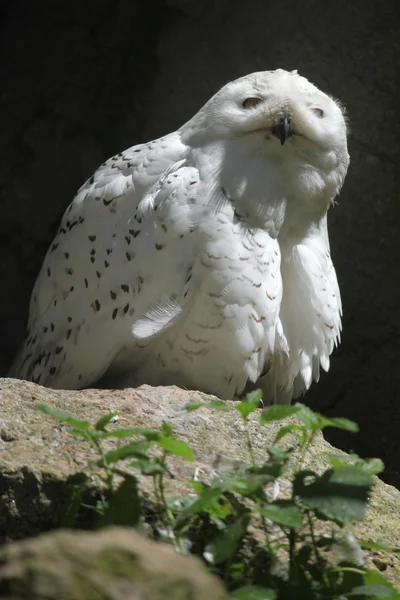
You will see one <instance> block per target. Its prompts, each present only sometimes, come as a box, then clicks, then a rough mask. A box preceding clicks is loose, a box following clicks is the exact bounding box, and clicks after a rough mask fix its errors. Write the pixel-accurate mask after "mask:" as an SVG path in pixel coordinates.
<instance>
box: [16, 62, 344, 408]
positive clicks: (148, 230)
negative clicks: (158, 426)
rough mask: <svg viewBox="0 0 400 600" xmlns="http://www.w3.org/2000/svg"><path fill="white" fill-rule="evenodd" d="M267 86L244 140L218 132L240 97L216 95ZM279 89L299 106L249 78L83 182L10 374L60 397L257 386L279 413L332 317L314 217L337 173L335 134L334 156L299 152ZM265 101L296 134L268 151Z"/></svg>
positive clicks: (335, 296) (319, 223) (320, 356)
mask: <svg viewBox="0 0 400 600" xmlns="http://www.w3.org/2000/svg"><path fill="white" fill-rule="evenodd" d="M274 77H275V78H276V77H279V79H280V80H281V82H282V83H281V86H280V88H279V94H281V95H282V96H283V97H284V98H286V103H282V99H280V98H279V97H278V98H275V104H276V106H275V105H274V103H272V104H271V102H270V101H269V104H268V110H264V112H263V114H262V115H260V116H258V115H256V114H255V110H256V108H252V109H251V110H252V111H253V113H254V115H253V117H252V122H251V125H252V127H253V129H250V130H248V131H247V130H245V129H244V123H242V122H240V120H239V124H237V121H238V119H239V118H238V117H237V116H236V121H235V126H232V122H231V121H232V119H233V117H234V116H235V115H236V113H234V114H233V116H232V114H230V113H229V111H227V112H228V116H229V118H228V119H225V120H224V119H223V118H222V117H221V110H222V108H221V107H224V103H225V108H226V104H227V102H230V101H231V96H230V95H229V94H231V95H232V93H233V94H238V95H240V93H241V91H240V89H238V91H236V89H234V90H233V92H232V90H229V89H228V92H229V93H228V94H226V93H225V96H224V90H225V89H227V88H229V86H231V87H232V86H233V87H234V88H235V86H236V88H238V86H239V88H240V86H241V85H242V84H241V83H239V84H238V82H244V84H243V85H242V87H244V88H246V87H247V88H249V87H251V90H248V89H244V90H243V92H242V96H243V95H244V98H246V96H251V95H252V93H254V91H256V92H257V93H258V94H259V95H261V92H260V91H259V90H260V89H263V90H264V88H265V82H267V83H268V85H269V87H270V88H271V86H272V89H275V88H274V86H276V82H274ZM271 80H272V84H271V83H270V82H271ZM293 80H294V81H295V89H296V90H297V91H298V90H299V89H300V92H299V91H298V93H299V94H300V95H301V94H302V93H304V94H305V95H307V94H308V93H310V94H314V95H315V93H316V92H315V90H316V88H314V87H313V86H311V84H308V82H307V81H306V80H303V78H301V77H299V76H298V75H296V74H294V73H286V72H284V71H275V72H272V73H259V74H253V75H251V76H248V77H247V78H242V79H241V80H237V81H236V82H233V83H232V84H228V86H225V88H222V90H221V91H220V92H219V93H218V94H216V96H214V97H213V98H212V99H211V100H210V101H209V102H208V103H207V104H206V105H205V107H203V109H202V110H201V111H200V112H199V113H197V115H195V117H193V119H191V120H190V121H189V122H188V123H186V124H185V125H184V126H183V127H182V128H181V129H179V130H178V131H177V132H174V133H172V134H169V135H167V136H164V137H162V138H160V139H158V140H155V141H152V142H150V143H149V144H142V145H139V146H134V147H132V148H130V149H128V150H126V151H125V152H122V153H120V154H118V155H117V156H114V157H112V158H111V159H110V160H109V161H107V162H106V163H104V164H103V165H102V166H101V167H100V168H99V169H98V170H97V171H96V173H95V174H94V175H93V176H92V177H91V178H90V179H89V180H88V181H87V182H86V183H85V184H84V185H83V186H82V188H81V189H80V190H79V191H78V193H77V195H76V197H75V199H74V201H73V202H72V204H71V205H70V207H69V208H68V209H67V211H66V213H65V215H64V217H63V220H62V222H61V225H60V228H59V230H58V232H57V235H56V237H55V240H54V242H53V244H52V246H51V247H50V248H49V251H48V253H47V256H46V258H45V261H44V264H43V267H42V270H41V272H40V274H39V277H38V279H37V281H36V284H35V287H34V290H33V293H32V298H31V305H30V319H29V326H28V329H29V335H28V338H27V340H26V341H25V343H24V346H23V348H22V350H21V353H20V355H19V357H18V358H17V360H16V363H15V365H14V367H13V369H12V372H11V375H13V376H17V377H20V378H24V379H29V380H32V381H36V382H37V383H40V384H42V385H46V386H50V387H56V388H66V389H79V388H84V387H88V386H91V385H94V384H96V383H97V382H98V381H99V380H100V379H102V378H104V377H105V378H106V380H107V381H109V382H112V385H114V386H122V387H123V386H128V385H135V386H136V385H140V384H142V383H148V384H153V385H161V384H162V385H167V384H176V385H181V386H185V387H187V388H191V389H200V390H204V391H206V392H209V393H213V394H216V395H217V396H219V397H221V398H232V397H234V396H236V395H240V394H241V393H242V392H243V391H244V390H245V388H246V386H247V385H248V384H250V383H257V384H260V386H261V387H263V389H264V391H265V396H266V400H270V401H279V402H287V401H290V400H291V398H292V397H293V396H298V395H300V394H302V393H304V392H305V391H306V390H307V389H308V387H309V386H310V384H311V382H312V380H313V379H314V380H317V379H318V377H319V369H320V365H321V366H322V367H323V368H324V369H325V370H327V369H328V368H329V355H330V353H331V352H332V349H333V347H334V344H335V343H336V341H337V340H338V337H339V334H340V316H341V305H340V293H339V288H338V284H337V280H336V274H335V271H334V268H333V265H332V261H331V258H330V254H329V241H328V233H327V226H326V213H327V209H328V206H329V204H330V203H331V202H332V200H333V198H334V197H335V195H336V194H337V192H338V189H339V188H340V186H341V184H342V182H343V179H344V176H345V173H346V170H347V164H348V155H347V149H346V141H345V140H346V137H345V129H344V133H343V132H340V136H339V139H340V143H341V146H340V148H339V150H340V152H339V151H336V149H335V147H334V144H333V142H332V140H330V138H328V142H327V143H326V148H324V147H323V146H322V149H321V148H320V151H319V152H318V151H317V152H315V151H314V147H315V146H317V150H318V144H319V145H320V146H321V145H322V143H321V140H319V139H318V140H315V139H313V138H312V135H311V134H309V132H308V130H307V127H308V128H309V129H310V131H312V133H313V135H314V137H315V136H316V134H315V132H313V130H312V129H311V125H310V124H309V123H308V122H307V120H305V119H304V114H303V113H304V110H305V109H304V107H303V106H301V107H300V108H299V109H297V108H296V106H295V103H294V102H293V106H291V105H290V102H289V100H288V99H290V90H291V86H292V87H293ZM298 80H299V81H298ZM305 82H306V83H305ZM268 85H267V88H268ZM296 85H297V88H296ZM307 86H308V87H307ZM286 88H287V89H286ZM317 92H318V94H320V95H321V98H323V102H325V103H326V104H328V105H329V106H331V105H330V104H329V103H332V104H333V106H334V107H335V108H334V109H333V110H336V109H337V111H338V112H339V113H340V117H341V112H340V109H339V108H337V105H336V104H335V103H333V101H332V100H330V99H329V98H328V97H327V96H325V95H324V94H322V92H319V91H318V90H317ZM279 94H278V96H279ZM240 97H241V96H240ZM318 99H319V101H320V102H321V99H320V97H319V96H318ZM281 105H283V106H284V111H286V112H289V113H290V115H291V121H292V122H293V124H294V123H296V126H297V127H299V125H297V123H301V128H302V129H301V132H299V133H297V132H295V126H294V125H293V134H291V136H290V137H289V139H288V140H284V142H286V143H284V144H282V143H280V141H279V139H278V138H277V137H276V136H275V134H274V133H272V134H271V132H273V126H272V125H270V123H275V122H276V120H277V115H281V114H282V106H281ZM271 106H272V108H271ZM235 110H236V105H235ZM296 111H297V112H296ZM302 111H303V112H302ZM247 112H248V111H247ZM231 113H232V110H231ZM299 115H300V116H299ZM335 116H336V118H337V120H338V122H340V123H341V121H340V119H339V116H337V115H336V113H335ZM341 118H342V119H343V117H341ZM257 119H258V120H257ZM260 119H265V120H266V121H267V123H266V126H265V130H262V133H261V134H260V128H259V127H258V126H259V121H260ZM301 119H303V121H304V122H305V124H303V121H301ZM343 123H344V122H343ZM254 125H256V127H254ZM232 127H233V130H232ZM288 131H289V130H288ZM304 131H305V132H306V133H307V137H306V136H305V133H304ZM265 132H267V134H266V133H265ZM329 133H330V135H331V137H332V136H333V134H332V133H331V132H329ZM279 135H281V133H280V134H279ZM333 137H334V136H333ZM281 142H282V140H281ZM330 146H332V148H331V147H330Z"/></svg>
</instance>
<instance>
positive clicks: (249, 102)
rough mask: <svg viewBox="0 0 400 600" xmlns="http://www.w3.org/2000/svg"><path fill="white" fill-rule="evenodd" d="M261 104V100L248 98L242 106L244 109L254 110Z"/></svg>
mask: <svg viewBox="0 0 400 600" xmlns="http://www.w3.org/2000/svg"><path fill="white" fill-rule="evenodd" d="M260 102H262V100H261V98H246V100H244V101H243V102H242V106H243V108H253V107H254V106H257V104H260Z"/></svg>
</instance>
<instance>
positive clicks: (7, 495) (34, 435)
mask: <svg viewBox="0 0 400 600" xmlns="http://www.w3.org/2000/svg"><path fill="white" fill-rule="evenodd" d="M204 398H207V397H205V396H204V395H202V394H200V393H198V392H190V391H185V390H182V389H179V388H175V387H164V388H163V387H160V388H151V387H149V386H142V387H140V388H138V389H127V390H122V391H121V390H118V391H104V390H83V391H80V392H70V391H63V390H58V391H55V390H49V389H46V388H43V387H40V386H37V385H35V384H33V383H26V382H21V381H16V380H13V379H3V380H0V405H1V418H0V540H3V541H4V540H7V539H15V538H19V537H24V536H27V535H33V534H37V533H39V532H41V531H46V530H49V529H52V528H55V527H57V526H59V524H60V519H61V516H62V514H63V510H65V506H66V501H67V499H68V497H69V493H70V490H71V487H72V486H73V485H74V483H76V482H77V481H79V480H82V478H84V477H85V473H88V472H89V476H90V469H88V462H89V461H92V460H93V459H94V458H95V457H96V454H95V452H94V451H93V449H91V448H90V447H89V446H88V445H87V444H85V443H83V442H81V441H80V440H79V439H77V438H73V437H72V436H71V435H70V434H69V433H68V431H67V428H66V427H64V426H62V425H60V424H58V423H57V422H56V421H54V420H53V419H51V418H48V417H46V416H44V415H43V414H41V413H38V412H36V411H35V410H34V406H35V404H36V403H38V402H40V403H45V404H47V405H49V406H50V407H52V408H57V409H62V410H66V411H68V412H69V413H70V414H72V415H74V416H76V417H77V418H79V419H84V420H89V421H91V422H94V421H95V420H97V419H98V418H100V417H101V416H103V415H104V414H106V413H107V412H108V411H110V410H115V411H117V412H118V415H119V420H118V425H117V426H118V427H133V426H134V427H146V428H159V427H160V426H161V424H162V423H163V422H168V423H170V424H171V426H172V427H173V429H174V432H175V435H176V437H177V438H179V439H184V440H186V441H187V442H188V443H189V445H190V446H191V448H192V449H193V451H194V454H195V459H196V460H195V463H189V462H187V461H183V460H181V459H179V458H176V457H173V456H171V457H170V460H169V465H170V469H171V471H172V472H173V474H174V476H175V479H174V480H167V482H166V484H167V485H166V491H167V495H169V496H175V495H185V494H188V493H190V492H193V490H192V488H191V487H190V485H189V484H188V483H187V482H188V481H189V480H190V479H191V478H192V477H193V472H194V469H195V468H196V467H199V468H201V469H203V470H204V472H207V471H208V472H210V471H211V470H212V469H213V468H215V467H216V466H217V468H220V467H219V466H218V459H219V458H220V457H228V458H229V459H231V460H240V461H244V462H246V463H248V462H249V456H248V448H247V442H246V435H245V430H244V427H243V423H242V421H241V419H240V417H239V415H238V413H237V412H236V411H232V412H229V413H219V412H215V411H208V410H206V409H201V410H199V411H197V412H194V413H191V414H189V415H182V409H183V407H184V405H185V404H186V403H187V402H188V401H191V400H194V399H204ZM227 405H228V406H231V405H232V403H229V402H228V403H227ZM256 420H257V415H256V414H255V413H254V414H253V415H251V419H250V425H249V429H250V434H251V439H252V443H253V447H254V453H255V457H256V460H260V461H262V460H263V458H265V449H266V447H267V446H268V445H271V444H272V442H273V439H274V436H275V434H276V432H277V429H278V427H279V424H276V423H275V424H272V425H270V426H268V427H265V426H264V427H261V426H260V425H259V424H258V423H257V422H256ZM110 427H113V425H110ZM110 443H111V442H110ZM329 452H335V453H337V452H338V451H336V450H335V449H334V448H332V446H330V445H329V444H328V443H327V442H326V441H325V440H324V438H323V437H322V435H319V436H317V438H316V440H315V443H314V444H313V445H312V447H311V450H310V452H309V453H308V454H307V456H306V460H305V463H304V467H309V468H311V469H313V470H315V471H317V472H321V471H322V470H324V469H325V468H326V467H327V460H326V455H327V453H329ZM97 485H98V484H97ZM140 485H141V490H142V493H143V495H144V497H145V498H146V499H147V501H148V502H147V504H146V506H147V510H150V511H151V505H152V503H153V504H154V494H153V488H152V484H151V481H149V479H148V478H143V479H140ZM93 486H94V487H93ZM92 491H93V493H95V492H96V484H95V483H93V484H92ZM97 491H98V488H97ZM399 506H400V492H399V491H398V490H396V489H395V488H393V487H391V486H389V485H386V484H384V483H383V482H382V481H380V480H379V479H378V478H377V479H376V486H375V487H374V489H373V494H372V498H371V503H370V508H369V511H368V513H367V516H366V518H365V520H364V521H363V522H362V523H361V524H357V525H355V527H354V529H355V532H356V534H357V535H358V536H359V537H360V538H362V539H364V540H369V541H377V540H383V541H386V542H387V543H388V544H389V545H391V546H398V542H399V539H400V517H399V511H398V507H399ZM86 525H87V524H86ZM368 557H369V558H368V560H369V563H370V564H375V565H376V566H377V568H379V569H380V570H381V571H382V572H384V573H385V575H386V576H387V577H388V578H389V579H391V580H392V581H394V582H396V583H400V557H399V556H398V555H395V554H393V555H386V554H385V555H382V554H381V553H378V552H370V553H369V554H368Z"/></svg>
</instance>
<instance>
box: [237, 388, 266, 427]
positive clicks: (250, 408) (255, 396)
mask: <svg viewBox="0 0 400 600" xmlns="http://www.w3.org/2000/svg"><path fill="white" fill-rule="evenodd" d="M261 402H262V391H261V390H256V391H254V392H250V394H247V395H246V397H245V399H244V400H243V401H242V402H237V403H236V404H235V410H237V411H238V412H240V414H241V415H242V417H243V418H244V419H245V420H246V419H247V417H248V416H249V414H251V413H252V412H254V411H255V410H257V408H260V404H261Z"/></svg>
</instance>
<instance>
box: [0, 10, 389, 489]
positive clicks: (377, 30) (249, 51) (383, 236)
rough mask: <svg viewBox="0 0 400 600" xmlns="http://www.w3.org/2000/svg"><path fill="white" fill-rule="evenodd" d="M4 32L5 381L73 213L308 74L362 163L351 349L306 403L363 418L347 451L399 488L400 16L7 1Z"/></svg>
mask: <svg viewBox="0 0 400 600" xmlns="http://www.w3.org/2000/svg"><path fill="white" fill-rule="evenodd" d="M0 23H1V48H0V52H1V60H0V77H1V80H2V82H4V83H3V85H2V88H1V94H0V111H1V113H2V114H3V115H5V116H6V118H4V119H3V123H2V128H1V136H0V161H1V164H2V165H3V168H2V169H1V172H0V202H1V207H2V208H1V210H2V213H1V220H0V252H1V260H0V281H1V282H2V286H3V287H2V290H3V293H2V294H1V298H0V307H1V310H0V331H1V332H2V344H1V347H0V374H1V375H3V374H5V373H6V369H7V367H8V365H9V364H10V362H11V360H12V355H13V354H14V352H15V351H16V349H17V346H18V344H19V343H20V342H21V340H22V338H23V336H24V333H25V324H26V317H27V309H28V301H29V296H30V292H31V289H32V285H33V281H34V279H35V277H36V275H37V273H38V271H39V268H40V265H41V263H42V260H43V257H44V254H45V252H46V250H47V247H48V245H49V244H50V242H51V239H52V237H53V236H54V234H55V232H56V229H57V227H58V224H59V220H60V217H61V214H62V212H63V211H64V210H65V208H66V207H67V205H68V204H69V202H70V201H71V199H72V196H73V194H74V193H75V191H76V189H77V188H78V187H79V186H80V185H81V184H82V183H83V182H84V181H85V179H86V178H88V177H90V175H91V174H92V171H93V170H94V169H95V168H97V167H98V165H99V164H100V163H101V162H102V161H103V160H104V159H105V158H108V157H109V156H112V154H113V153H115V152H118V151H120V150H122V149H124V148H126V147H128V146H131V145H133V144H135V143H139V142H144V141H147V140H149V139H152V138H154V137H156V136H160V135H163V134H165V133H167V132H168V131H173V130H175V129H176V128H177V127H178V126H180V125H181V124H182V123H183V122H184V121H185V120H186V119H188V118H189V117H191V116H192V114H193V113H194V111H196V110H197V109H198V108H199V107H200V106H201V105H202V104H203V103H204V102H205V100H207V99H208V98H209V97H210V95H211V94H212V93H214V92H215V91H216V90H217V89H218V88H219V87H221V85H223V84H224V83H225V82H226V81H228V80H230V79H233V78H236V77H239V76H240V75H244V74H245V73H249V72H252V71H256V70H265V69H275V68H277V67H281V68H285V69H294V68H297V69H299V71H300V72H301V73H303V74H304V75H306V76H307V77H308V78H309V79H310V80H311V81H313V82H315V84H316V85H317V86H318V87H320V88H321V89H323V90H325V91H327V92H328V93H331V94H333V95H334V96H335V97H338V98H339V99H340V100H342V102H343V103H344V105H345V106H346V107H347V113H348V117H349V122H350V136H349V150H350V154H351V164H350V169H349V174H348V177H347V180H346V183H345V186H344V188H343V192H342V194H341V196H340V198H339V199H338V205H337V206H336V207H335V208H334V209H333V210H332V211H330V215H329V221H330V237H331V243H332V256H333V258H334V261H335V265H336V268H337V271H338V277H339V282H340V285H341V290H342V296H343V306H344V326H343V340H342V345H341V347H340V349H339V351H336V352H335V353H334V356H333V360H332V367H331V371H330V373H329V374H328V375H323V376H322V379H321V383H320V384H318V385H315V384H314V386H313V387H312V388H311V391H310V392H309V394H307V396H306V399H307V400H306V401H307V402H312V403H313V404H314V405H316V406H318V407H319V409H321V407H323V408H324V409H325V410H326V411H327V412H330V414H341V415H342V416H348V417H349V418H355V419H356V420H357V422H359V423H360V425H361V426H362V427H361V433H360V435H359V436H357V439H356V440H354V439H353V438H351V439H349V438H345V437H344V436H339V435H338V434H336V433H335V434H334V436H335V437H333V438H332V439H333V440H334V443H335V445H337V444H339V443H340V444H341V445H342V446H343V447H346V448H347V449H349V448H353V449H354V450H355V451H357V452H360V453H362V454H363V455H366V456H376V455H379V456H380V457H381V458H382V459H383V460H384V461H385V464H386V465H387V470H386V473H385V477H386V478H387V481H388V482H390V483H393V484H395V485H396V484H397V485H399V486H400V472H399V465H400V445H399V443H398V423H399V421H400V403H399V402H398V389H399V386H400V370H399V369H398V364H399V362H400V345H399V343H398V337H399V329H400V320H399V314H400V313H399V306H400V270H399V268H398V264H399V253H400V244H399V242H398V240H399V235H400V231H399V229H400V204H399V202H398V196H399V187H400V171H399V169H398V164H399V152H400V128H399V126H398V109H397V105H398V95H399V94H398V72H399V61H400V40H399V34H398V32H399V27H400V11H399V10H398V2H397V1H396V0H370V1H369V2H364V3H362V5H361V3H357V2H349V1H348V0H336V1H335V2H329V3H326V2H317V1H316V0H303V1H302V2H293V0H270V1H269V2H265V0H253V1H252V3H251V8H249V5H248V4H247V3H246V2H243V1H240V2H238V1H237V0H218V1H216V0H203V1H202V2H201V3H199V2H190V1H189V0H153V2H133V1H132V0H119V2H118V7H116V5H115V2H113V0H85V2H70V1H69V0H58V2H53V3H50V2H48V0H35V2H26V0H13V1H12V2H11V0H8V1H7V0H5V1H4V2H2V3H1V7H0ZM21 40H23V43H21ZM71 40H73V44H71ZM138 57H140V60H138Z"/></svg>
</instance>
